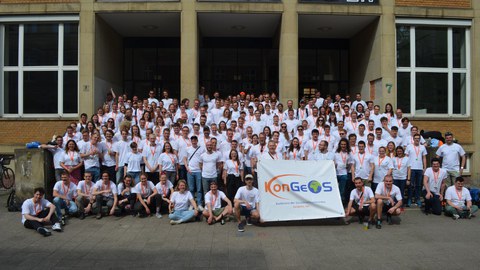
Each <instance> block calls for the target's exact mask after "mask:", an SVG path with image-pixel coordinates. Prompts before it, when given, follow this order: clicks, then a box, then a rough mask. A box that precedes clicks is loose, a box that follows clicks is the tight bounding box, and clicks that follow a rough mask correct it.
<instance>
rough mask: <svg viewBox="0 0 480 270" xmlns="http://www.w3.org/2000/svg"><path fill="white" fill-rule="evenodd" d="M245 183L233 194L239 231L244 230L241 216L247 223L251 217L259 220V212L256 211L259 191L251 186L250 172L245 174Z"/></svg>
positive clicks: (249, 223)
mask: <svg viewBox="0 0 480 270" xmlns="http://www.w3.org/2000/svg"><path fill="white" fill-rule="evenodd" d="M245 184H246V186H243V187H240V188H239V189H238V190H237V194H235V217H236V218H237V221H238V231H239V232H244V231H245V225H244V224H243V222H242V218H241V216H245V218H246V223H247V225H252V223H251V220H252V219H255V220H260V212H259V211H258V208H259V202H260V193H259V192H258V189H256V188H255V187H254V186H253V176H252V175H251V174H247V175H246V176H245Z"/></svg>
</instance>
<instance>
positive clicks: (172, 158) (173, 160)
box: [167, 154, 175, 168]
mask: <svg viewBox="0 0 480 270" xmlns="http://www.w3.org/2000/svg"><path fill="white" fill-rule="evenodd" d="M167 155H168V157H169V158H170V160H171V161H172V166H173V167H174V168H175V156H174V155H170V154H167ZM172 156H173V157H172Z"/></svg>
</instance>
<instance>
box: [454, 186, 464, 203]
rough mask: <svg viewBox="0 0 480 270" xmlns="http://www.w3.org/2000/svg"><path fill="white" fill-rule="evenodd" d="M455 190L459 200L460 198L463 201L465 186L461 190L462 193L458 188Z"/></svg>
mask: <svg viewBox="0 0 480 270" xmlns="http://www.w3.org/2000/svg"><path fill="white" fill-rule="evenodd" d="M455 192H456V193H457V197H458V200H459V201H462V195H463V194H462V193H463V188H462V190H461V191H460V193H458V190H457V189H455Z"/></svg>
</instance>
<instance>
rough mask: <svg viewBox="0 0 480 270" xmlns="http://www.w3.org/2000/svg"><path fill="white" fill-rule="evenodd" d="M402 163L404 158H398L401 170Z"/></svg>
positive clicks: (398, 165)
mask: <svg viewBox="0 0 480 270" xmlns="http://www.w3.org/2000/svg"><path fill="white" fill-rule="evenodd" d="M402 162H403V158H398V157H397V167H398V169H399V170H400V168H401V167H402Z"/></svg>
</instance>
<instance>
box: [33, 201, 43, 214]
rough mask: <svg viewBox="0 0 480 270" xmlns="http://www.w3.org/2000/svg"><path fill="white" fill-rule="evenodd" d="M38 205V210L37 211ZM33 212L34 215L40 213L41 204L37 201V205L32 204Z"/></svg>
mask: <svg viewBox="0 0 480 270" xmlns="http://www.w3.org/2000/svg"><path fill="white" fill-rule="evenodd" d="M37 205H38V209H37ZM33 211H35V215H38V214H39V213H40V212H42V203H41V201H39V202H38V203H34V204H33Z"/></svg>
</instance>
